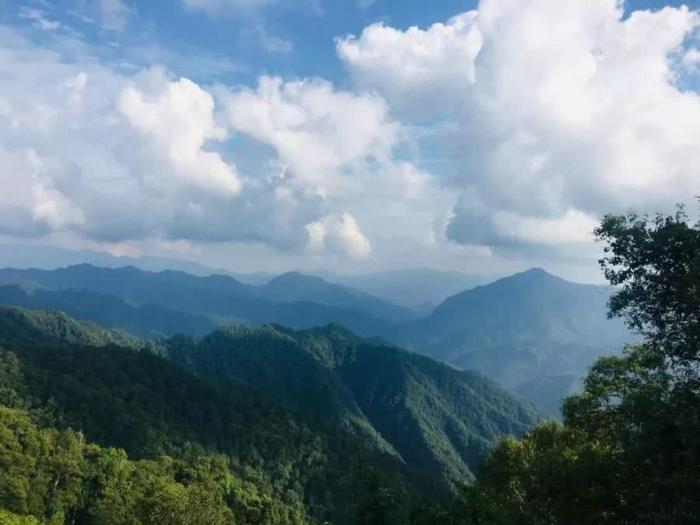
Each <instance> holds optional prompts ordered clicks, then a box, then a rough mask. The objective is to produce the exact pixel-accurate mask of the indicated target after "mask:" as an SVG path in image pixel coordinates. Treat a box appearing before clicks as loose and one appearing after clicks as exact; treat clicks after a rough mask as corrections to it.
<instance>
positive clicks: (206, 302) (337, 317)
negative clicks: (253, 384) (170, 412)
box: [0, 264, 415, 335]
mask: <svg viewBox="0 0 700 525" xmlns="http://www.w3.org/2000/svg"><path fill="white" fill-rule="evenodd" d="M309 279H311V280H312V281H313V283H314V286H313V287H307V285H306V283H308V281H309ZM295 281H296V282H298V281H302V282H303V283H304V284H303V285H302V286H298V285H295V284H294V282H295ZM0 284H6V285H12V284H20V285H22V286H24V287H25V288H27V287H30V288H35V289H36V288H45V289H48V290H49V291H53V292H57V291H67V290H72V291H74V292H85V291H87V292H91V293H97V294H102V295H107V296H114V297H117V298H119V299H120V300H121V301H123V302H125V303H127V304H129V305H132V306H134V307H144V306H147V305H156V306H159V307H162V308H166V309H168V310H178V311H180V312H185V313H187V314H190V315H194V316H206V317H208V318H209V320H210V321H213V322H214V323H216V324H231V323H233V322H246V323H250V324H264V323H269V322H275V323H279V324H282V325H285V326H290V327H292V328H311V327H313V326H319V325H324V324H328V323H331V322H338V323H341V324H343V325H344V326H347V327H348V328H350V329H351V330H354V331H357V332H358V333H360V334H361V335H386V334H388V333H389V332H390V326H391V325H392V323H393V321H394V320H396V319H402V320H406V319H410V318H412V317H414V316H415V314H413V313H412V312H410V311H409V310H406V309H404V308H402V307H399V306H396V305H392V304H390V303H386V302H384V301H382V300H380V299H377V298H374V297H371V296H369V295H366V294H363V293H361V292H353V291H349V290H348V289H346V288H344V287H341V286H339V285H333V284H330V283H326V282H325V281H322V280H320V279H317V278H307V277H306V276H300V275H295V274H291V275H290V276H287V277H284V278H283V279H281V280H280V281H275V282H273V283H272V284H270V283H268V284H267V285H263V286H259V287H258V286H251V285H246V284H243V283H241V282H239V281H237V280H236V279H234V278H233V277H230V276H227V275H209V276H195V275H191V274H187V273H184V272H178V271H172V270H164V271H160V272H146V271H144V270H140V269H138V268H135V267H133V266H127V267H123V268H100V267H96V266H92V265H88V264H82V265H75V266H68V267H65V268H59V269H56V270H37V269H11V268H8V269H3V270H0ZM275 293H279V294H280V295H279V298H278V297H276V296H275ZM314 299H315V300H316V301H315V300H314ZM35 306H36V307H42V304H36V305H35ZM44 307H51V305H49V304H46V305H45V306H44ZM367 310H369V311H367ZM381 315H386V316H388V317H391V318H392V319H387V318H382V317H380V316H381ZM190 322H191V323H194V322H195V321H194V320H190ZM186 326H187V323H186V324H185V327H183V331H184V332H186V333H187V330H186V329H185V328H186ZM189 333H192V332H189Z"/></svg>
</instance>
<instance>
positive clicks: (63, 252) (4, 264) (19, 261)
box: [0, 244, 258, 279]
mask: <svg viewBox="0 0 700 525" xmlns="http://www.w3.org/2000/svg"><path fill="white" fill-rule="evenodd" d="M77 264H92V265H94V266H102V267H104V268H122V267H124V266H135V267H137V268H140V269H142V270H147V271H151V272H159V271H162V270H176V271H181V272H187V273H191V274H194V275H212V274H226V273H228V272H226V271H225V270H218V269H213V268H210V267H208V266H206V265H203V264H200V263H197V262H194V261H186V260H181V259H172V258H167V257H152V256H143V257H128V256H125V255H120V256H116V255H112V254H111V253H108V252H100V251H95V250H70V249H67V248H58V247H56V246H32V245H27V244H0V268H39V269H43V270H55V269H57V268H62V267H65V266H74V265H77ZM241 275H245V274H241ZM250 277H251V279H252V278H255V277H258V276H256V275H255V274H252V275H251V276H250Z"/></svg>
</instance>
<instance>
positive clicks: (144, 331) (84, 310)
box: [0, 285, 217, 339]
mask: <svg viewBox="0 0 700 525" xmlns="http://www.w3.org/2000/svg"><path fill="white" fill-rule="evenodd" d="M0 304H5V305H16V306H22V307H24V308H32V309H44V310H61V311H63V312H66V313H67V314H69V315H71V316H73V317H75V318H76V319H80V320H83V321H92V322H95V323H98V324H100V325H102V326H105V327H107V328H118V329H121V330H126V331H128V332H130V333H132V334H134V335H137V336H139V337H146V338H149V339H158V338H161V337H170V336H172V335H175V334H178V333H187V334H193V335H204V334H207V333H208V332H211V331H212V330H214V329H215V328H216V326H217V325H216V324H215V323H214V322H213V321H211V320H209V319H208V318H207V317H204V316H199V315H194V314H188V313H185V312H180V311H177V310H170V309H168V308H164V307H162V306H158V305H154V304H146V305H143V306H131V305H130V304H127V303H126V302H124V301H122V300H121V299H119V298H118V297H115V296H113V295H104V294H99V293H95V292H90V291H86V290H80V291H78V290H71V289H69V290H56V291H52V290H45V289H29V290H27V289H25V288H23V287H21V286H16V285H6V286H0Z"/></svg>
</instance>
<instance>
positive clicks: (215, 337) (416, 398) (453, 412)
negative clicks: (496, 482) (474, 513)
mask: <svg viewBox="0 0 700 525" xmlns="http://www.w3.org/2000/svg"><path fill="white" fill-rule="evenodd" d="M166 352H167V355H169V356H170V358H171V359H173V360H174V361H175V362H177V363H180V364H181V365H182V366H184V367H186V368H188V369H191V370H193V371H195V372H196V373H197V374H199V375H203V376H207V377H213V378H217V379H221V380H226V381H235V382H243V383H245V384H248V385H250V386H252V387H255V388H259V389H260V390H261V391H263V392H264V393H265V394H266V395H268V396H270V398H272V399H274V400H276V401H278V402H280V403H283V404H285V405H287V406H289V407H290V408H293V409H296V410H299V411H301V412H304V413H307V414H309V415H310V416H313V417H314V418H318V419H320V420H322V421H324V422H326V423H328V424H330V425H332V426H334V427H340V428H347V429H349V430H350V431H351V432H352V433H353V434H355V435H358V436H361V437H362V439H363V440H364V441H367V442H373V443H375V446H376V447H377V448H379V449H388V450H390V451H392V452H395V453H397V454H398V455H399V457H401V459H402V460H403V461H404V462H405V464H406V466H407V468H408V469H409V472H410V473H411V474H412V477H413V478H414V479H416V480H419V482H420V484H421V486H423V488H424V489H428V490H431V491H433V492H434V493H437V494H439V493H444V492H447V491H450V490H451V489H452V488H453V487H454V485H455V484H456V483H458V482H459V481H462V480H464V479H468V478H469V477H471V476H472V473H473V472H474V470H475V468H476V466H477V465H478V462H479V460H480V459H481V458H482V457H484V455H485V453H486V452H487V450H488V449H489V447H490V444H491V443H492V442H493V441H494V440H495V439H497V437H498V436H502V435H505V434H520V433H522V432H523V431H524V430H525V429H527V428H528V427H529V426H530V425H532V424H533V423H534V422H535V421H536V420H537V419H538V418H539V417H540V414H539V412H538V411H537V410H536V409H535V408H534V407H533V406H531V405H529V404H527V403H525V402H523V401H521V400H520V399H518V398H517V397H515V396H513V395H511V394H509V393H507V392H505V391H503V390H502V389H501V388H499V387H498V386H497V385H496V384H494V383H492V382H491V381H489V380H487V379H485V378H484V377H482V376H481V375H479V374H477V373H475V372H462V371H458V370H455V369H453V368H450V367H448V366H446V365H443V364H440V363H437V362H435V361H433V360H431V359H428V358H426V357H423V356H419V355H416V354H412V353H409V352H406V351H403V350H401V349H399V348H396V347H393V346H390V345H386V344H383V343H380V342H376V341H368V340H365V339H362V338H359V337H357V336H354V335H353V334H351V333H350V332H348V331H347V330H345V329H343V328H341V327H339V326H335V325H331V326H328V327H326V328H319V329H314V330H308V331H301V332H297V331H293V330H290V329H286V328H282V327H279V326H274V327H273V326H267V327H263V328H259V329H251V328H244V327H238V328H231V329H220V330H217V331H216V332H214V333H213V334H211V335H209V336H206V337H204V338H202V339H199V340H197V339H193V338H188V337H176V338H173V339H171V340H170V341H169V342H167V343H166Z"/></svg>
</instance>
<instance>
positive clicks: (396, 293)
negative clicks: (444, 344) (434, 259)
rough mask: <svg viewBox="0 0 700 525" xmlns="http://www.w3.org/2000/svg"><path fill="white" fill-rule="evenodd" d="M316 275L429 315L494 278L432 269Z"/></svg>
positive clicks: (318, 273) (321, 273)
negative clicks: (437, 306)
mask: <svg viewBox="0 0 700 525" xmlns="http://www.w3.org/2000/svg"><path fill="white" fill-rule="evenodd" d="M317 275H319V276H320V277H323V278H324V279H326V280H328V281H330V282H333V283H338V284H342V285H345V286H351V287H352V288H355V289H357V290H361V291H363V292H365V293H368V294H370V295H374V296H376V297H381V298H382V299H384V300H386V301H390V302H392V303H396V304H400V305H401V306H403V307H405V308H411V309H414V310H417V311H418V312H420V313H426V314H427V313H430V311H431V310H432V309H433V308H434V307H435V305H437V304H439V303H441V302H442V301H444V300H445V299H447V298H448V297H450V296H452V295H454V294H456V293H459V292H461V291H463V290H465V289H467V288H473V287H474V286H477V285H480V284H485V283H487V282H489V281H491V280H492V277H490V276H485V275H475V274H468V273H462V272H450V271H441V270H434V269H431V268H414V269H405V270H390V271H384V272H375V273H364V274H339V273H333V272H317Z"/></svg>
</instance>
